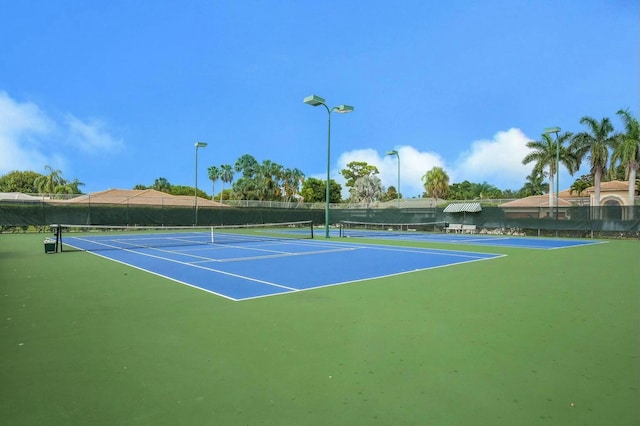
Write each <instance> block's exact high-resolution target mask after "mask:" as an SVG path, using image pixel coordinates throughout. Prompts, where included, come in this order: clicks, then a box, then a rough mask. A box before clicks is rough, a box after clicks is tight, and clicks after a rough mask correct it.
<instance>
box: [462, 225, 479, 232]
mask: <svg viewBox="0 0 640 426" xmlns="http://www.w3.org/2000/svg"><path fill="white" fill-rule="evenodd" d="M460 232H462V233H463V234H465V233H468V234H475V233H476V226H475V225H462V230H461V231H460Z"/></svg>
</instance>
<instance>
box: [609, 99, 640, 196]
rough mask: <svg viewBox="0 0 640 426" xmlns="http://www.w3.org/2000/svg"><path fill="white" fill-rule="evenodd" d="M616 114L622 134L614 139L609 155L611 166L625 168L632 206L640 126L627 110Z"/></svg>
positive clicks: (638, 163) (639, 154)
mask: <svg viewBox="0 0 640 426" xmlns="http://www.w3.org/2000/svg"><path fill="white" fill-rule="evenodd" d="M617 114H618V115H619V116H620V118H621V119H622V123H623V124H624V132H623V133H620V134H619V135H618V137H617V138H616V142H615V147H614V149H613V153H612V154H611V166H612V168H613V167H614V166H615V164H616V163H617V162H620V164H621V165H622V166H624V168H625V175H626V177H627V179H628V180H629V200H630V202H631V203H632V204H633V200H634V197H635V194H636V174H637V171H638V168H639V167H640V125H639V124H638V119H637V118H635V117H634V116H633V115H631V113H630V112H629V110H628V109H626V110H622V109H621V110H619V111H618V112H617Z"/></svg>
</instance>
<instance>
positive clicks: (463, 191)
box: [447, 180, 477, 200]
mask: <svg viewBox="0 0 640 426" xmlns="http://www.w3.org/2000/svg"><path fill="white" fill-rule="evenodd" d="M475 198H477V197H476V195H475V194H474V188H473V184H472V183H471V182H469V181H468V180H465V181H463V182H460V183H454V184H451V185H449V193H448V196H447V199H449V200H473V199H475Z"/></svg>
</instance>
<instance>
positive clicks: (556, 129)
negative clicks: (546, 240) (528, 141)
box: [544, 126, 560, 237]
mask: <svg viewBox="0 0 640 426" xmlns="http://www.w3.org/2000/svg"><path fill="white" fill-rule="evenodd" d="M544 132H545V134H547V135H548V134H550V133H555V134H556V237H557V236H558V226H559V225H560V224H559V223H558V221H559V220H560V212H559V211H558V202H559V200H560V196H559V195H558V194H559V193H560V143H558V133H560V127H557V126H556V127H547V128H546V129H544Z"/></svg>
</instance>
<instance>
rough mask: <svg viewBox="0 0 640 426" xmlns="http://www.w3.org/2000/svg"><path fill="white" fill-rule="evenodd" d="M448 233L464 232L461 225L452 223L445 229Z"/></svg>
mask: <svg viewBox="0 0 640 426" xmlns="http://www.w3.org/2000/svg"><path fill="white" fill-rule="evenodd" d="M444 230H445V231H446V232H449V231H451V232H462V224H461V223H450V224H449V226H447V227H446V228H444Z"/></svg>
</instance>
